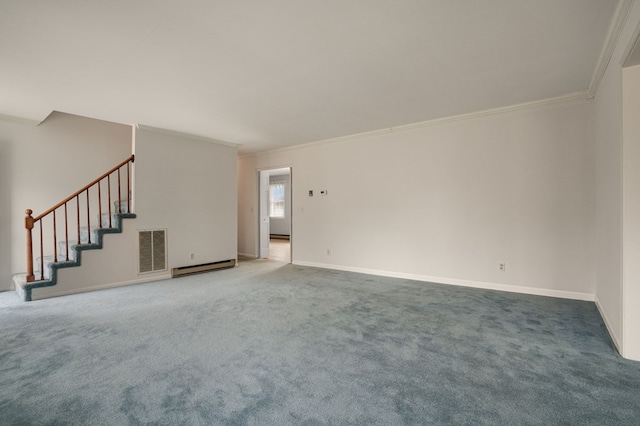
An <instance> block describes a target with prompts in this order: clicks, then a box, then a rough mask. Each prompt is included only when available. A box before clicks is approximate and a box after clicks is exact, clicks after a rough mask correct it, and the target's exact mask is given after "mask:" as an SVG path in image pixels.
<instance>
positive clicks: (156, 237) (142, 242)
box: [138, 229, 167, 274]
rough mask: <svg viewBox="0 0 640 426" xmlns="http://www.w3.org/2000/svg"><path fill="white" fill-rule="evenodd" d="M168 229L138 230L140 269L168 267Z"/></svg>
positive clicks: (147, 270)
mask: <svg viewBox="0 0 640 426" xmlns="http://www.w3.org/2000/svg"><path fill="white" fill-rule="evenodd" d="M166 241H167V239H166V230H164V229H156V230H149V231H138V247H139V249H138V259H139V262H138V271H139V272H140V273H141V274H144V273H147V272H156V271H164V270H166V269H167V244H166Z"/></svg>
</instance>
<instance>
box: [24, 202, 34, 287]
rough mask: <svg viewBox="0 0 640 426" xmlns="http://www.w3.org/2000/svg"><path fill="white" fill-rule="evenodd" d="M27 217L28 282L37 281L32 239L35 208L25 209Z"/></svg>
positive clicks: (25, 222) (25, 221)
mask: <svg viewBox="0 0 640 426" xmlns="http://www.w3.org/2000/svg"><path fill="white" fill-rule="evenodd" d="M25 213H26V214H27V217H25V218H24V227H25V228H27V282H28V283H30V282H33V281H35V277H34V276H33V241H32V239H31V230H32V229H33V217H32V216H31V213H33V210H31V209H27V210H26V211H25Z"/></svg>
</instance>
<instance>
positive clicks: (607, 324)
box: [595, 296, 622, 354]
mask: <svg viewBox="0 0 640 426" xmlns="http://www.w3.org/2000/svg"><path fill="white" fill-rule="evenodd" d="M595 302H596V308H598V312H599V313H600V316H601V317H602V321H603V322H604V325H605V327H607V331H608V332H609V336H610V337H611V340H612V341H613V344H614V345H615V347H616V349H617V350H618V353H619V354H622V345H621V344H620V339H619V338H618V335H617V334H616V333H614V331H613V327H611V322H610V321H609V319H608V317H607V314H605V311H604V309H602V305H601V304H600V301H599V300H598V297H597V296H596V298H595Z"/></svg>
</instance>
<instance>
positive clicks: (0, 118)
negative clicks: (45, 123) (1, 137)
mask: <svg viewBox="0 0 640 426" xmlns="http://www.w3.org/2000/svg"><path fill="white" fill-rule="evenodd" d="M0 121H9V122H11V123H19V124H27V125H29V126H37V125H39V124H40V123H42V121H38V120H32V119H30V118H22V117H14V116H13V115H4V114H0Z"/></svg>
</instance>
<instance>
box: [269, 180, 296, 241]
mask: <svg viewBox="0 0 640 426" xmlns="http://www.w3.org/2000/svg"><path fill="white" fill-rule="evenodd" d="M281 181H284V182H285V186H284V211H285V213H284V217H283V218H280V217H271V218H269V229H270V233H271V234H276V235H289V233H290V232H291V231H290V230H291V178H290V175H272V176H269V183H273V182H281Z"/></svg>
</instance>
